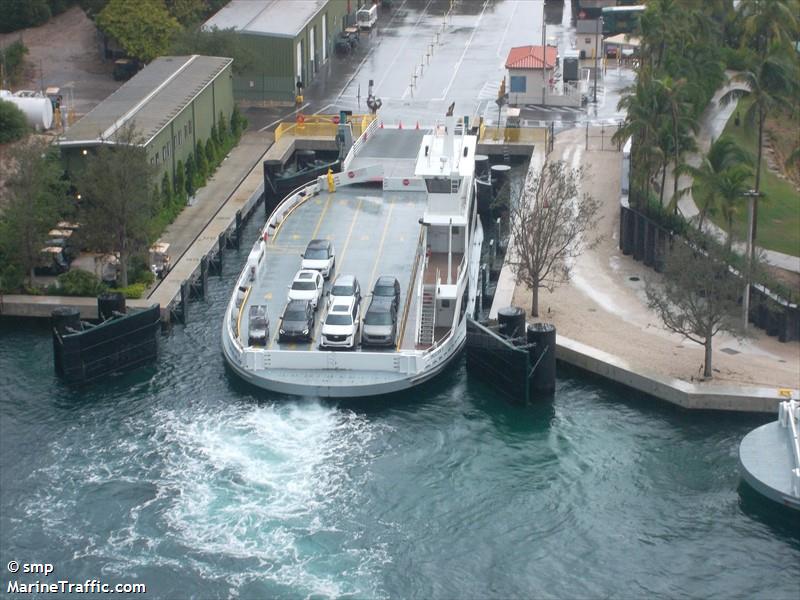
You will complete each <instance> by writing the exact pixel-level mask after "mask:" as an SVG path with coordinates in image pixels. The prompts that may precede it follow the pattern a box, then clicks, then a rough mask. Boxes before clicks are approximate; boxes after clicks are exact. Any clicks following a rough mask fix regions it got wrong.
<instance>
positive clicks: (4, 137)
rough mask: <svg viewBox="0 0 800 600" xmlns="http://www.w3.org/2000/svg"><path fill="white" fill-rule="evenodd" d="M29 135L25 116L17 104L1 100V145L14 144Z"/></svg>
mask: <svg viewBox="0 0 800 600" xmlns="http://www.w3.org/2000/svg"><path fill="white" fill-rule="evenodd" d="M26 133H28V122H27V121H26V120H25V114H24V113H23V112H22V111H21V110H20V109H19V108H17V106H16V105H15V104H11V102H6V101H5V100H0V144H5V143H7V142H14V141H16V140H19V139H21V138H23V137H25V134H26Z"/></svg>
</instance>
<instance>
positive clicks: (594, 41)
mask: <svg viewBox="0 0 800 600" xmlns="http://www.w3.org/2000/svg"><path fill="white" fill-rule="evenodd" d="M575 49H576V50H577V51H578V52H580V56H581V58H594V56H595V54H597V55H598V56H600V55H601V53H602V51H603V23H602V21H601V20H600V19H578V21H577V22H576V23H575Z"/></svg>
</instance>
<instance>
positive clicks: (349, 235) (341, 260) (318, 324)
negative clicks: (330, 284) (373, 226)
mask: <svg viewBox="0 0 800 600" xmlns="http://www.w3.org/2000/svg"><path fill="white" fill-rule="evenodd" d="M363 202H364V200H363V199H362V198H359V200H358V204H356V212H355V214H354V215H353V220H352V221H351V222H350V229H349V230H348V232H347V238H346V239H345V241H344V246H343V247H342V251H341V252H340V253H339V255H338V256H337V257H336V270H337V271H339V272H340V273H341V271H340V267H341V266H342V265H343V264H344V257H345V254H347V247H348V246H349V245H350V239H351V238H352V237H353V229H355V227H356V221H357V220H358V213H359V212H360V211H361V204H362V203H363ZM322 321H323V319H319V320H318V321H317V322H316V324H315V325H314V331H313V332H312V335H311V342H310V343H309V344H308V349H309V350H311V349H312V348H313V346H314V339H315V338H316V337H317V331H319V329H320V328H321V326H322V325H321V324H322Z"/></svg>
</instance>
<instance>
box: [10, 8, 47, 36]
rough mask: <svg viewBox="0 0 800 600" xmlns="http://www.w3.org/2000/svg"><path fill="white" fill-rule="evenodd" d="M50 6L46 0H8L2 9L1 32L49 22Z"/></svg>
mask: <svg viewBox="0 0 800 600" xmlns="http://www.w3.org/2000/svg"><path fill="white" fill-rule="evenodd" d="M49 18H50V7H49V6H48V5H47V2H46V1H45V0H6V1H4V2H3V10H0V33H8V32H9V31H16V30H17V29H24V28H25V27H33V26H35V25H41V24H42V23H45V22H47V20H48V19H49Z"/></svg>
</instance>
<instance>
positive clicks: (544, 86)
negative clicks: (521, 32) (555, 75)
mask: <svg viewBox="0 0 800 600" xmlns="http://www.w3.org/2000/svg"><path fill="white" fill-rule="evenodd" d="M546 30H547V25H546V24H545V22H544V13H542V104H543V105H546V104H547V100H546V99H545V97H546V95H547V38H546V37H545V33H546ZM553 66H554V67H555V65H553Z"/></svg>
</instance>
